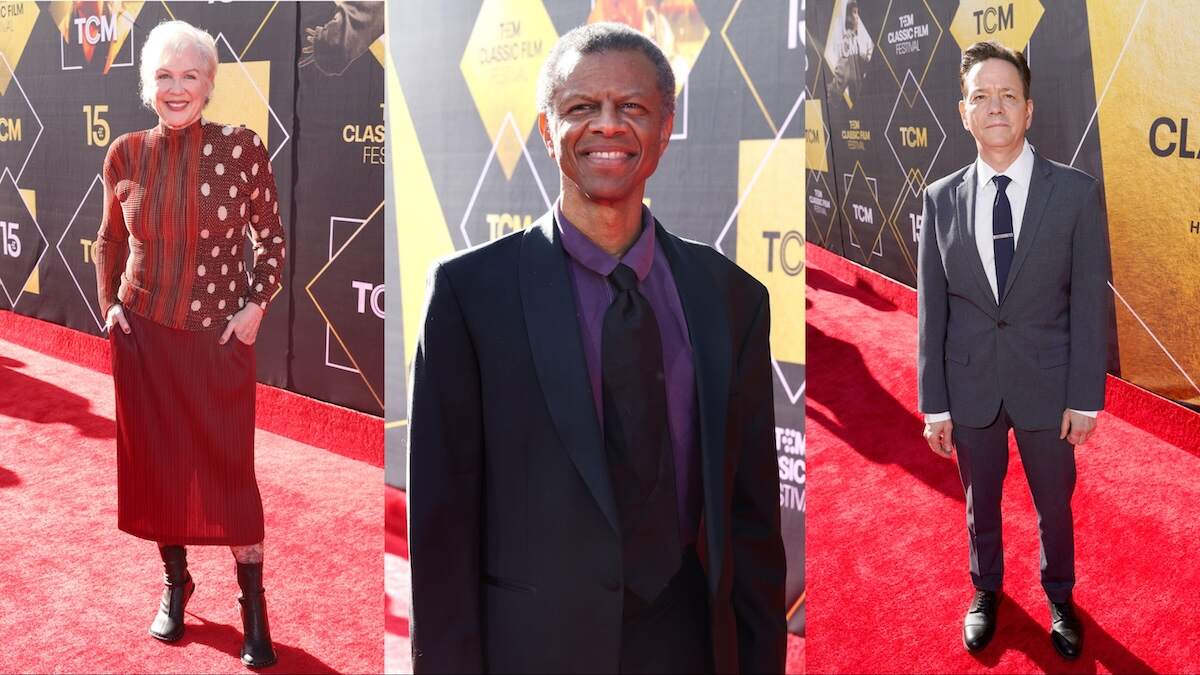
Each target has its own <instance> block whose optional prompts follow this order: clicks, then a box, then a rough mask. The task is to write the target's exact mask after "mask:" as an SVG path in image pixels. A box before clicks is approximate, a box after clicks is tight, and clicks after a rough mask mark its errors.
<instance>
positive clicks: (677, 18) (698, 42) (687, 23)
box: [587, 0, 753, 96]
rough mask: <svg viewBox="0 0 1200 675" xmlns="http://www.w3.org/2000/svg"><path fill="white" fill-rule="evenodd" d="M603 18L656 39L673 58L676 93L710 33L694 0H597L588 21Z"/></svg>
mask: <svg viewBox="0 0 1200 675" xmlns="http://www.w3.org/2000/svg"><path fill="white" fill-rule="evenodd" d="M738 4H741V0H738ZM734 11H735V12H736V11H737V10H736V9H734ZM730 17H731V18H732V14H730ZM601 21H612V22H615V23H623V24H625V25H626V26H630V27H632V28H636V29H637V30H639V31H641V32H642V33H644V34H645V35H646V37H649V38H650V39H651V40H653V41H654V44H656V45H658V48H659V49H661V50H662V51H663V54H665V55H666V57H667V60H668V61H670V62H671V70H672V71H674V73H675V95H676V96H678V95H679V92H681V91H683V85H685V84H687V79H688V74H689V73H691V72H692V66H694V65H695V64H696V59H697V58H698V57H699V56H700V50H702V49H704V43H705V42H707V41H708V35H709V30H708V24H706V23H704V17H702V16H700V10H699V9H698V8H697V7H696V3H695V2H693V1H692V0H671V1H668V2H664V1H663V0H609V1H608V2H597V3H595V6H594V7H592V13H591V14H589V15H588V20H587V22H588V23H599V22H601ZM735 58H736V56H735ZM739 65H740V64H739ZM751 86H753V85H751Z"/></svg>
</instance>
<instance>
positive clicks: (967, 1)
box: [950, 0, 1046, 50]
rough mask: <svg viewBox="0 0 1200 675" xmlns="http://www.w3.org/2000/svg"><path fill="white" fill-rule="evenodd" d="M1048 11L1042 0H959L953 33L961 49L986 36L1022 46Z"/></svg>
mask: <svg viewBox="0 0 1200 675" xmlns="http://www.w3.org/2000/svg"><path fill="white" fill-rule="evenodd" d="M1045 11H1046V9H1045V8H1044V7H1042V3H1041V2H1040V0H1008V1H1007V2H1003V1H1000V2H997V0H959V3H958V10H957V11H956V12H955V13H954V19H953V21H951V22H950V34H951V35H953V36H954V40H955V41H956V42H958V46H959V47H960V48H961V49H966V48H967V47H969V46H970V45H971V44H972V43H974V42H978V41H979V40H980V39H986V40H995V41H997V42H999V43H1001V44H1003V45H1007V46H1009V47H1012V48H1013V49H1018V50H1021V49H1024V48H1025V45H1027V44H1029V38H1030V37H1032V36H1033V32H1034V31H1035V30H1037V26H1038V23H1039V22H1040V21H1041V19H1042V14H1044V13H1045Z"/></svg>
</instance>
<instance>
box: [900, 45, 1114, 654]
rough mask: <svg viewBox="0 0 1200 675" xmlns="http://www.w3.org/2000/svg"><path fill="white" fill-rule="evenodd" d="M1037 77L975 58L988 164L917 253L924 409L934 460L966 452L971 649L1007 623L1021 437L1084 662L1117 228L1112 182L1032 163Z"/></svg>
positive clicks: (1058, 617)
mask: <svg viewBox="0 0 1200 675" xmlns="http://www.w3.org/2000/svg"><path fill="white" fill-rule="evenodd" d="M1029 81H1030V73H1029V66H1028V64H1027V63H1026V61H1025V57H1024V56H1023V55H1022V54H1021V53H1020V52H1017V51H1014V50H1012V49H1008V48H1007V47H1004V46H1002V45H999V44H997V43H995V42H981V43H976V44H974V45H971V46H970V47H969V48H968V49H967V50H966V51H965V52H964V53H963V57H962V64H961V68H960V83H961V88H962V93H963V98H962V100H961V101H960V102H959V104H958V108H959V113H960V115H961V116H962V122H963V127H965V128H966V129H967V130H968V131H969V132H970V133H971V135H972V136H973V137H974V138H975V145H976V147H977V148H978V151H979V157H978V159H977V160H976V161H975V162H973V163H972V164H970V165H968V166H966V167H964V168H962V169H960V170H958V171H956V172H954V173H953V174H951V175H949V176H947V177H945V178H942V179H941V180H938V181H936V182H933V183H931V184H930V185H929V186H928V187H927V188H926V190H925V210H924V220H923V225H922V229H921V241H920V249H919V255H918V282H917V297H918V323H919V331H920V336H919V353H918V364H917V365H918V377H919V404H920V408H921V411H922V412H923V413H925V422H926V427H925V438H926V440H927V441H928V442H929V446H930V448H932V449H933V451H934V452H936V453H938V454H939V455H941V456H944V457H947V458H948V457H950V456H951V452H952V451H953V450H957V453H958V469H959V474H960V476H961V477H962V483H963V488H964V490H965V491H966V501H967V530H968V533H969V535H970V554H971V558H970V560H971V581H972V582H973V584H974V586H975V595H974V597H973V599H972V602H971V605H970V609H969V610H968V612H967V615H966V618H965V620H964V622H963V644H964V646H966V648H967V649H968V650H970V651H977V650H980V649H983V648H984V647H985V646H986V645H987V643H988V641H989V640H991V637H992V635H993V634H994V632H995V627H996V608H997V604H998V601H999V596H998V592H999V591H1000V589H1001V579H1002V577H1003V572H1004V560H1003V548H1002V544H1001V539H1000V498H1001V488H1002V486H1003V482H1004V475H1005V472H1006V471H1007V469H1008V431H1009V429H1010V428H1011V429H1013V431H1014V433H1015V435H1016V438H1017V447H1018V448H1019V450H1020V454H1021V463H1022V465H1023V466H1024V467H1025V475H1026V477H1027V478H1028V480H1029V487H1030V490H1031V492H1032V493H1033V500H1034V505H1035V506H1036V508H1037V512H1038V523H1039V527H1040V534H1041V577H1042V586H1043V587H1044V589H1045V591H1046V595H1047V596H1048V598H1049V601H1050V616H1051V627H1050V638H1051V642H1052V643H1053V645H1054V648H1055V649H1056V650H1057V651H1058V653H1059V654H1060V655H1062V656H1063V657H1064V658H1066V659H1073V658H1076V657H1078V656H1079V651H1080V647H1081V644H1082V638H1083V633H1082V626H1081V625H1080V623H1079V620H1078V618H1077V617H1076V615H1075V612H1074V609H1073V607H1072V604H1071V589H1072V588H1073V586H1074V585H1075V553H1074V535H1073V526H1072V522H1071V493H1072V492H1073V491H1074V488H1075V455H1074V446H1076V445H1080V444H1082V443H1085V442H1086V441H1087V440H1088V438H1089V437H1090V436H1091V435H1092V434H1093V433H1094V431H1095V427H1096V420H1095V418H1096V415H1097V413H1098V411H1099V410H1100V409H1101V408H1102V407H1103V405H1104V381H1105V364H1106V357H1107V344H1106V342H1107V336H1108V325H1107V320H1108V311H1107V309H1108V304H1107V303H1108V301H1109V296H1108V293H1107V288H1106V287H1105V286H1106V281H1107V279H1108V271H1109V254H1108V244H1107V227H1106V223H1105V216H1104V210H1103V208H1102V207H1101V201H1100V184H1099V182H1098V181H1096V180H1095V179H1094V178H1092V177H1091V176H1088V175H1087V174H1084V173H1082V172H1080V171H1077V170H1075V169H1072V168H1070V167H1067V166H1064V165H1062V164H1058V163H1056V162H1052V161H1050V160H1047V159H1045V158H1043V157H1041V156H1040V155H1038V154H1035V153H1034V152H1033V149H1032V147H1031V146H1030V145H1029V144H1028V143H1027V142H1026V140H1025V132H1026V130H1028V129H1029V126H1030V123H1031V122H1032V120H1033V101H1032V100H1031V99H1030V98H1029Z"/></svg>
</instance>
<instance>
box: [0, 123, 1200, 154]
mask: <svg viewBox="0 0 1200 675" xmlns="http://www.w3.org/2000/svg"><path fill="white" fill-rule="evenodd" d="M2 130H3V127H0V131H2ZM0 140H3V139H0ZM1193 142H1194V141H1193ZM1150 152H1153V153H1154V154H1155V155H1158V156H1159V157H1170V156H1171V155H1179V156H1180V157H1182V158H1184V159H1195V158H1196V148H1195V147H1194V146H1193V147H1188V118H1186V117H1181V118H1179V121H1175V120H1173V119H1171V118H1170V117H1159V118H1158V119H1156V120H1154V121H1153V122H1151V123H1150Z"/></svg>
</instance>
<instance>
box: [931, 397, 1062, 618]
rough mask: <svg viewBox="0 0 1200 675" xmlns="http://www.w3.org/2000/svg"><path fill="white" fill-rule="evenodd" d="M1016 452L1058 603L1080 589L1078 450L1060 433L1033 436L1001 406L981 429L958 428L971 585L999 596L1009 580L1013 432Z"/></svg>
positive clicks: (1046, 577)
mask: <svg viewBox="0 0 1200 675" xmlns="http://www.w3.org/2000/svg"><path fill="white" fill-rule="evenodd" d="M1009 429H1013V433H1014V434H1015V435H1016V437H1017V449H1018V450H1019V451H1020V454H1021V464H1022V466H1024V467H1025V477H1026V479H1027V480H1028V481H1029V491H1030V492H1031V493H1032V494H1033V504H1034V507H1035V508H1036V509H1037V514H1038V536H1039V540H1040V543H1041V576H1042V587H1043V588H1044V589H1045V591H1046V595H1047V596H1048V597H1049V598H1050V599H1051V600H1053V601H1054V602H1065V601H1066V600H1069V599H1070V598H1071V589H1072V588H1074V587H1075V528H1074V524H1073V522H1072V516H1071V495H1072V493H1073V492H1074V491H1075V446H1073V445H1071V444H1070V443H1069V442H1067V441H1066V440H1065V439H1060V438H1059V437H1058V434H1059V429H1042V430H1037V431H1030V430H1026V429H1018V428H1016V427H1014V426H1013V423H1012V419H1010V418H1009V416H1008V413H1007V411H1005V410H1004V407H1003V406H1001V408H1000V413H999V414H998V415H997V416H996V419H995V421H993V422H992V423H991V425H989V426H987V427H984V428H982V429H979V428H974V427H967V426H962V425H958V424H956V425H954V432H953V437H954V439H953V440H954V445H955V448H956V450H957V452H958V473H959V476H960V477H961V478H962V484H963V490H965V491H966V497H967V532H968V534H969V535H970V542H971V581H972V582H973V583H974V584H975V587H976V588H979V589H982V590H988V591H999V590H1000V588H1001V582H1002V580H1003V578H1004V544H1003V542H1002V541H1001V535H1000V499H1001V496H1002V495H1001V493H1002V488H1003V486H1004V476H1005V475H1006V474H1007V473H1008V430H1009Z"/></svg>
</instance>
